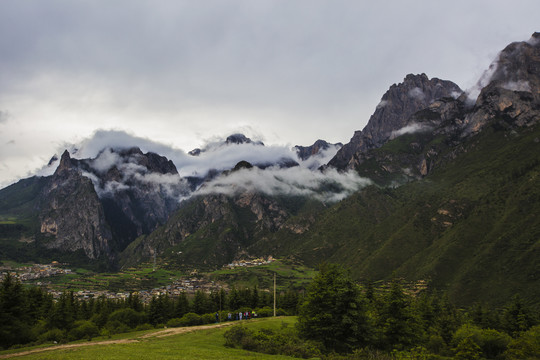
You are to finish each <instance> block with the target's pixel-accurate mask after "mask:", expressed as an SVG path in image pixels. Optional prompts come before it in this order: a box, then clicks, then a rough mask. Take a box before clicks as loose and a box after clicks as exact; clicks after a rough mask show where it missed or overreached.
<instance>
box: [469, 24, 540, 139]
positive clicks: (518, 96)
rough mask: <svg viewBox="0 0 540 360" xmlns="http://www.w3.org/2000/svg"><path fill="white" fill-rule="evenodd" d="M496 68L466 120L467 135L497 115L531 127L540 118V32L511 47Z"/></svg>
mask: <svg viewBox="0 0 540 360" xmlns="http://www.w3.org/2000/svg"><path fill="white" fill-rule="evenodd" d="M492 67H493V68H492V72H493V74H492V75H491V77H490V79H489V84H488V85H487V86H485V87H484V88H483V89H482V90H481V92H480V95H479V96H478V99H477V100H476V102H475V104H474V109H473V110H472V111H471V113H470V114H469V115H468V116H467V118H466V119H465V120H466V125H467V127H466V132H465V133H466V134H470V133H475V132H478V131H479V130H480V129H482V127H483V126H485V125H486V124H487V123H489V121H490V120H491V119H492V118H493V117H495V116H500V117H502V118H504V119H506V120H507V121H508V122H509V123H514V124H516V125H518V126H530V125H531V124H534V123H536V122H537V121H538V119H539V117H540V33H534V34H533V35H532V37H531V39H530V40H529V41H528V42H516V43H512V44H510V45H508V46H507V47H506V48H505V49H504V50H503V51H502V52H501V53H500V54H499V57H498V58H497V60H496V61H495V62H494V63H493V64H492Z"/></svg>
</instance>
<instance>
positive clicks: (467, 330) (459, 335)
mask: <svg viewBox="0 0 540 360" xmlns="http://www.w3.org/2000/svg"><path fill="white" fill-rule="evenodd" d="M464 339H471V341H472V342H474V343H475V344H476V345H478V346H479V347H480V349H482V353H483V355H484V356H485V357H487V358H489V359H492V358H495V357H497V356H499V355H500V354H502V353H503V352H504V351H505V350H506V348H507V347H508V344H509V343H510V341H511V338H510V336H508V335H507V334H505V333H501V332H499V331H497V330H493V329H481V328H479V327H477V326H474V325H469V324H465V325H463V326H461V327H460V328H459V329H458V330H457V331H456V333H455V334H454V340H453V343H454V344H456V345H459V344H460V343H461V342H462V341H463V340H464Z"/></svg>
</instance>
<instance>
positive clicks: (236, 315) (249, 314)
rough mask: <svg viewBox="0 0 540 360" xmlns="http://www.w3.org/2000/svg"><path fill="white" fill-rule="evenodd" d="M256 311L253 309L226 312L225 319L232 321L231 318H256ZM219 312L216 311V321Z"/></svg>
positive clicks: (217, 320)
mask: <svg viewBox="0 0 540 360" xmlns="http://www.w3.org/2000/svg"><path fill="white" fill-rule="evenodd" d="M256 317H257V313H256V312H255V311H244V312H242V311H240V312H237V313H228V314H227V321H233V320H249V319H252V318H256ZM219 320H220V319H219V313H218V312H216V322H219Z"/></svg>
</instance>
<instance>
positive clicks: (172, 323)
mask: <svg viewBox="0 0 540 360" xmlns="http://www.w3.org/2000/svg"><path fill="white" fill-rule="evenodd" d="M180 326H182V319H180V318H173V319H171V320H169V321H167V327H180Z"/></svg>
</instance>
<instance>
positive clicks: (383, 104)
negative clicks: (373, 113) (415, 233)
mask: <svg viewBox="0 0 540 360" xmlns="http://www.w3.org/2000/svg"><path fill="white" fill-rule="evenodd" d="M388 103H389V102H388V100H381V101H380V102H379V103H378V104H377V107H376V109H381V108H383V107H385V106H386V105H388Z"/></svg>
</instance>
